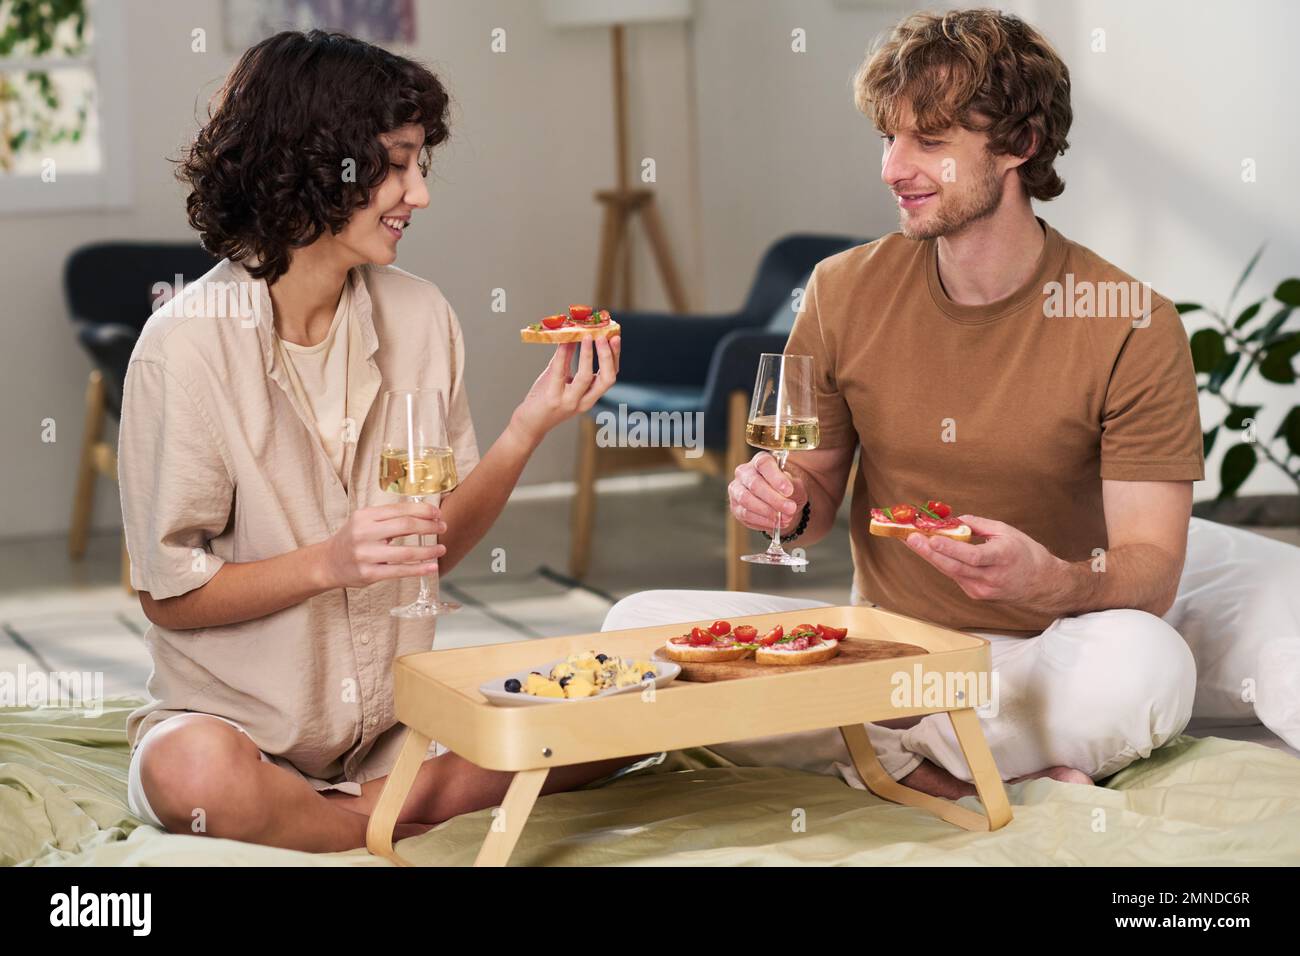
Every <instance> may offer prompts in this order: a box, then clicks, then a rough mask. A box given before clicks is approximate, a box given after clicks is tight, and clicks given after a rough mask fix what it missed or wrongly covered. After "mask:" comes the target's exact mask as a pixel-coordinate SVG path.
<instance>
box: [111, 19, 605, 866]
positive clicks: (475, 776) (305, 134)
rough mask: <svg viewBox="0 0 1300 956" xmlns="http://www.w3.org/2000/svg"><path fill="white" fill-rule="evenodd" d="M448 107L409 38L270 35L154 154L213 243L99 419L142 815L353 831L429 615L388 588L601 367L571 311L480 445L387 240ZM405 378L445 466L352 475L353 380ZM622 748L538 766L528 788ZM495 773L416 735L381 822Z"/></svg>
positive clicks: (434, 318)
mask: <svg viewBox="0 0 1300 956" xmlns="http://www.w3.org/2000/svg"><path fill="white" fill-rule="evenodd" d="M447 112H448V97H447V93H446V91H445V90H444V88H443V86H442V84H441V83H440V82H439V81H438V79H437V78H436V77H435V76H434V75H433V74H432V73H430V72H429V71H428V70H426V69H425V68H424V67H422V66H420V65H419V64H417V63H414V62H412V61H410V60H407V59H404V58H402V57H398V56H395V55H393V54H391V53H388V52H387V51H385V50H382V49H380V48H378V47H375V46H372V45H370V44H367V43H363V42H361V41H359V40H355V39H352V38H350V37H346V36H342V35H339V34H325V33H321V32H319V31H313V32H312V33H310V34H301V33H294V32H287V33H281V34H277V35H276V36H274V37H271V38H269V39H267V40H265V41H264V42H262V43H260V44H258V45H257V46H255V47H253V48H252V49H250V50H249V51H248V52H247V53H245V54H244V56H243V57H242V58H241V59H240V61H239V63H238V64H237V65H236V66H235V68H234V70H233V71H232V72H231V74H230V76H229V77H228V79H227V81H226V84H225V86H224V87H223V89H222V91H221V93H220V94H219V96H218V97H217V99H216V101H215V103H214V108H213V111H212V113H211V115H210V116H209V118H208V120H207V122H206V124H205V125H204V127H203V129H202V130H201V131H200V132H199V134H198V136H197V138H196V140H195V142H194V145H193V147H192V148H191V149H190V150H189V151H188V153H187V155H186V156H185V158H184V160H183V162H182V164H181V167H180V178H181V179H182V181H183V182H185V183H186V184H187V185H188V186H189V188H190V193H189V198H188V203H187V205H188V209H189V217H190V222H191V224H192V225H193V226H194V227H195V228H196V229H197V230H198V231H199V233H200V236H201V237H202V239H203V242H204V244H205V245H206V247H207V248H208V249H210V250H212V251H213V252H216V253H218V254H221V255H224V256H226V257H227V258H226V259H225V260H224V261H223V262H222V263H221V264H220V265H218V266H217V267H216V268H215V269H213V270H212V271H211V272H209V273H208V274H207V275H205V276H204V277H203V278H202V279H200V280H199V281H197V282H194V283H191V284H190V285H188V286H186V287H185V289H184V290H183V291H182V292H180V294H178V295H177V296H176V297H175V298H173V299H172V300H171V301H170V302H168V303H167V304H166V305H165V306H163V307H162V308H161V309H159V310H158V311H157V312H156V313H155V314H154V315H153V316H152V317H151V318H150V319H149V321H148V323H147V324H146V325H145V328H144V331H143V334H142V335H141V338H140V341H139V343H138V344H137V346H136V349H135V352H134V354H133V355H132V358H131V363H130V367H129V370H128V372H127V377H126V389H125V395H124V400H123V406H122V428H121V435H120V442H119V445H120V447H119V472H120V478H121V491H122V512H123V517H124V521H125V526H126V535H127V545H128V548H129V550H130V554H131V580H132V583H133V584H134V586H135V587H136V588H137V589H138V590H139V592H140V603H141V605H142V607H143V608H144V611H145V613H146V614H147V615H148V617H149V620H150V621H151V622H152V623H153V626H152V627H151V628H150V629H149V632H148V633H147V634H146V636H145V640H146V643H147V644H148V646H149V650H150V653H151V654H152V656H153V662H154V670H153V674H152V675H151V676H150V679H149V685H148V689H149V691H150V693H151V694H152V695H153V697H154V698H155V699H154V700H153V701H152V702H150V703H149V704H147V705H146V706H144V707H142V708H141V709H140V710H138V711H136V712H135V713H133V714H132V715H131V718H130V720H129V722H128V728H127V729H128V733H129V736H130V739H131V743H132V758H131V765H130V774H129V798H130V804H131V807H132V809H133V811H134V812H135V813H136V814H137V815H138V816H140V817H142V818H143V819H146V820H148V821H150V822H152V823H154V824H156V825H157V826H160V827H165V828H166V829H168V830H171V831H173V832H179V833H204V834H207V835H211V836H219V837H228V838H231V839H238V840H246V841H250V842H255V843H263V844H269V845H272V846H281V847H289V848H293V849H301V850H314V851H327V850H343V849H349V848H354V847H359V846H364V845H365V831H366V824H367V819H368V815H369V813H370V811H371V809H372V808H373V806H374V804H375V802H376V800H377V797H378V794H379V790H380V789H381V788H382V786H383V783H384V778H385V776H386V775H387V773H388V772H389V770H390V769H391V767H392V765H393V763H394V761H395V760H396V757H397V751H398V748H399V747H400V744H401V738H402V734H403V733H404V729H403V728H402V727H401V726H400V725H397V724H396V722H395V717H394V714H393V683H392V665H393V660H394V659H395V658H396V657H398V656H401V655H403V654H409V653H413V652H416V651H420V650H427V649H428V648H429V646H430V644H431V643H432V640H433V623H432V622H430V621H411V622H399V620H398V619H397V618H394V617H391V616H390V615H389V613H388V612H389V609H390V608H393V607H396V606H398V605H400V604H406V603H408V602H409V601H410V600H411V598H412V596H413V591H414V587H415V581H414V579H415V578H416V577H418V576H420V575H422V574H430V573H433V572H436V571H438V570H441V572H442V573H443V574H445V573H447V572H448V571H449V570H450V569H451V568H452V567H454V566H455V565H456V564H457V562H459V561H460V560H461V559H462V558H464V556H465V555H466V554H467V553H468V552H469V550H470V549H471V548H473V546H474V545H475V543H476V542H478V541H479V540H480V539H481V538H482V536H483V534H484V533H485V532H486V531H487V529H488V528H489V527H491V525H492V523H493V522H494V521H495V520H496V518H497V516H498V515H499V514H500V513H501V509H502V507H503V506H504V505H505V502H506V499H507V497H508V496H509V494H510V490H511V489H512V488H513V487H514V485H515V483H516V482H517V481H518V479H519V475H520V472H521V471H522V470H523V467H524V465H525V463H526V462H527V460H528V458H529V456H530V455H531V454H532V452H533V450H534V449H535V448H536V447H537V445H538V443H539V442H541V440H542V439H543V438H544V437H545V435H546V434H547V432H549V431H550V430H551V429H552V428H554V427H555V426H556V425H558V424H560V423H561V422H563V421H565V420H566V419H568V418H571V417H573V416H574V415H576V414H578V413H580V412H582V411H585V410H586V409H589V408H590V407H591V406H592V405H593V404H594V403H595V401H596V399H597V398H599V397H600V395H602V394H603V393H604V392H605V390H606V389H608V388H609V386H610V385H611V384H613V381H614V376H615V374H616V371H617V364H618V353H619V348H620V343H619V340H618V338H617V337H615V338H614V339H612V340H611V341H609V342H606V340H604V339H600V340H597V341H596V344H595V352H596V353H597V354H598V355H599V358H600V370H599V373H596V371H595V370H594V368H593V365H592V354H593V346H592V342H591V340H590V338H589V337H587V338H585V339H584V341H583V342H582V344H581V347H580V349H579V348H578V347H577V346H573V345H562V346H559V347H558V348H557V350H556V352H555V354H554V356H553V357H552V360H551V363H550V365H549V366H548V367H547V369H545V370H544V371H543V372H542V374H541V375H540V376H539V377H538V378H537V380H536V382H534V383H533V385H532V387H531V389H529V391H528V394H527V395H526V396H524V398H523V401H522V402H521V403H520V405H519V407H518V408H517V409H516V410H515V412H514V414H513V415H512V416H511V419H510V423H509V426H508V427H507V428H506V430H505V432H504V433H503V434H502V435H501V437H500V438H499V439H498V440H497V441H496V442H495V443H494V444H493V445H492V447H491V448H490V449H489V450H488V451H487V453H486V454H484V455H483V456H482V460H480V458H479V452H478V445H477V441H476V438H475V434H474V426H473V424H472V422H471V420H470V415H469V403H468V399H467V397H466V382H465V377H466V375H465V350H464V342H463V338H462V335H461V329H460V324H459V322H458V320H457V318H456V315H455V313H454V312H453V311H452V309H451V306H450V305H449V304H448V302H447V300H446V299H445V298H444V297H443V295H442V293H441V292H440V291H439V289H438V288H437V286H435V285H433V284H432V283H430V282H427V281H425V280H423V279H420V278H417V277H416V276H413V275H411V274H410V273H407V272H403V271H402V270H400V269H397V268H394V267H393V266H392V265H391V263H392V262H393V261H394V260H395V259H396V257H397V246H398V243H399V241H400V239H401V237H402V235H403V234H404V232H403V231H404V230H405V229H406V228H407V227H408V226H412V225H417V224H418V223H419V210H422V209H424V208H425V207H427V206H428V204H429V192H428V190H427V189H426V187H425V183H424V177H425V175H427V172H428V168H427V163H428V159H429V154H430V152H431V150H432V149H433V147H435V146H437V145H438V144H440V143H441V142H443V140H445V139H446V137H447V135H448V130H447V125H446V118H447ZM434 225H435V228H436V223H435V224H434ZM575 351H578V352H580V354H579V359H578V370H577V372H576V374H574V375H573V376H572V377H570V376H569V375H568V372H569V366H570V360H571V359H572V357H573V354H574V352H575ZM414 388H436V389H439V390H440V391H442V393H443V394H444V395H445V396H446V397H447V414H448V427H447V431H448V434H449V436H450V442H451V445H452V448H453V452H454V454H455V459H456V470H457V472H458V473H459V475H460V477H461V484H460V485H459V487H457V488H456V489H455V491H453V492H450V493H448V494H446V495H444V496H442V497H441V499H440V501H439V504H438V505H437V506H435V505H433V504H428V503H425V504H413V503H394V502H393V496H391V495H389V494H387V493H385V492H384V491H382V490H381V489H380V487H379V480H378V479H379V471H378V468H379V454H380V450H381V442H382V436H381V435H380V429H381V423H380V417H381V414H382V402H381V401H380V398H379V396H380V393H381V391H382V390H383V389H414ZM416 534H425V535H430V536H435V537H436V542H430V543H429V544H427V545H425V546H418V545H417V544H416V540H417V539H415V538H413V537H412V536H413V535H416ZM628 762H629V761H607V762H604V763H601V764H586V765H579V766H574V767H565V768H561V769H560V770H559V771H558V772H557V773H553V774H551V778H549V779H548V787H547V790H561V789H568V788H571V787H574V786H577V785H579V784H582V783H585V782H588V781H590V780H593V779H595V778H597V777H600V776H604V775H606V774H608V773H610V772H612V771H613V770H615V769H617V767H618V766H619V765H620V764H623V763H628ZM510 777H511V775H510V774H505V773H497V772H493V771H487V770H482V769H480V768H478V767H476V766H474V765H472V764H470V763H468V762H467V761H465V760H463V759H462V758H460V757H458V756H457V755H455V754H453V753H449V752H445V748H443V747H440V746H439V745H437V744H434V745H433V746H431V747H430V752H429V759H427V760H426V762H425V763H424V765H423V766H422V767H421V769H420V772H419V775H418V777H417V779H416V783H415V787H414V789H413V790H412V793H411V796H410V797H409V798H408V801H407V804H406V807H405V809H404V811H403V813H402V815H401V817H400V820H399V826H398V829H397V833H398V836H399V837H403V836H409V835H411V834H413V833H416V832H420V831H422V830H424V829H427V828H428V827H429V826H430V825H433V824H436V823H438V822H440V821H441V820H445V819H447V818H448V817H451V816H454V815H456V814H458V813H463V812H465V811H468V810H474V809H479V808H482V807H486V806H493V805H495V804H497V803H499V802H500V801H501V798H502V796H503V794H504V792H505V789H506V786H507V785H508V783H509V780H510Z"/></svg>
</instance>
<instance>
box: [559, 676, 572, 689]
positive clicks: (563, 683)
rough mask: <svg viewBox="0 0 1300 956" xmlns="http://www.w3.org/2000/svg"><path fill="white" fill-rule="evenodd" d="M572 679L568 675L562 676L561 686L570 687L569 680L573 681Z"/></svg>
mask: <svg viewBox="0 0 1300 956" xmlns="http://www.w3.org/2000/svg"><path fill="white" fill-rule="evenodd" d="M571 680H573V678H572V677H567V676H566V677H561V678H560V686H561V687H568V686H569V681H571Z"/></svg>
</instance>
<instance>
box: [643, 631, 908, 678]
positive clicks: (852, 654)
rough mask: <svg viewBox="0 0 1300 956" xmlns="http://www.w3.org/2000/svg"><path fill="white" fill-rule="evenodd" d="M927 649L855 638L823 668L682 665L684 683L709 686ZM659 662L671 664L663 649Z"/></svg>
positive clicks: (746, 662)
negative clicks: (690, 682) (708, 684)
mask: <svg viewBox="0 0 1300 956" xmlns="http://www.w3.org/2000/svg"><path fill="white" fill-rule="evenodd" d="M928 653H929V651H927V650H926V649H925V648H924V647H917V646H916V645H915V644H900V643H898V642H897V641H875V640H871V639H869V638H861V637H851V638H848V639H847V640H845V641H844V642H843V643H842V644H840V652H839V653H838V654H836V655H835V656H834V657H832V658H831V659H830V660H828V661H823V662H822V663H820V664H799V665H797V666H784V667H783V666H779V665H774V664H760V663H758V662H757V661H755V660H754V656H753V655H752V654H751V655H750V656H749V657H745V658H741V659H740V660H738V661H719V662H716V663H709V664H682V665H681V668H682V673H681V676H680V678H679V679H680V680H689V681H698V682H700V683H708V682H709V681H718V680H736V679H737V678H740V677H760V676H767V675H769V674H792V673H794V672H795V671H807V670H814V669H820V668H823V667H835V666H836V665H837V664H860V663H862V662H863V661H883V660H888V659H889V658H891V657H915V656H917V655H920V654H928ZM650 656H651V657H653V658H654V659H655V660H657V661H667V660H670V658H669V657H668V655H667V654H665V653H664V650H663V648H662V647H659V648H656V649H655V651H654V653H653V654H651V655H650Z"/></svg>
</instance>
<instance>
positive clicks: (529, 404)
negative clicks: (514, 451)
mask: <svg viewBox="0 0 1300 956" xmlns="http://www.w3.org/2000/svg"><path fill="white" fill-rule="evenodd" d="M622 347H623V338H622V336H619V335H615V336H611V337H608V338H607V337H605V336H601V337H600V338H598V339H596V340H595V346H594V350H595V354H596V355H598V356H600V372H599V374H597V373H596V372H595V371H594V370H593V366H592V351H593V345H592V337H591V335H590V334H585V335H583V337H582V343H581V345H580V346H579V345H576V344H574V343H572V342H565V343H563V344H561V345H557V346H556V347H555V354H554V355H552V356H551V361H550V363H549V364H548V365H547V366H546V368H545V369H543V370H542V374H541V375H539V376H537V381H535V382H533V385H532V388H530V389H529V390H528V394H527V395H525V396H524V400H523V403H522V404H520V405H519V407H518V408H516V409H515V411H514V414H513V415H511V416H510V425H511V427H513V428H515V429H516V430H517V431H518V433H519V435H520V436H521V437H522V438H523V439H524V441H525V443H526V444H528V445H529V446H530V447H536V446H537V445H538V444H539V443H540V442H541V440H542V439H543V438H544V437H546V433H547V432H549V431H550V430H551V429H552V428H554V427H555V426H556V425H558V424H560V423H561V422H565V421H568V420H569V419H570V418H572V417H573V416H574V415H577V414H579V413H581V412H585V411H587V410H588V409H590V408H591V406H593V405H595V404H596V400H597V399H598V398H600V396H602V395H604V394H605V392H606V391H608V389H609V387H610V386H611V385H613V384H614V380H615V378H616V377H617V376H618V356H619V352H620V351H621V349H622ZM574 349H578V350H579V351H578V371H577V373H576V374H575V375H570V374H569V364H570V360H571V359H572V356H573V351H574Z"/></svg>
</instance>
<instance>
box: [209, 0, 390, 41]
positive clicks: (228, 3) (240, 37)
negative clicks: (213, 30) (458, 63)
mask: <svg viewBox="0 0 1300 956" xmlns="http://www.w3.org/2000/svg"><path fill="white" fill-rule="evenodd" d="M222 7H223V15H224V26H225V31H224V32H225V36H226V41H225V42H226V50H227V51H229V52H231V53H239V52H242V51H243V50H246V49H248V47H250V46H252V45H253V44H255V43H257V42H258V41H260V40H264V39H266V38H267V37H269V36H271V35H272V34H274V33H278V32H279V31H281V30H311V29H313V28H316V29H321V30H342V31H343V32H344V33H349V34H351V35H352V36H354V37H357V38H358V39H361V40H369V41H370V42H372V43H396V44H410V43H414V42H415V0H347V2H344V0H224V2H223V4H222Z"/></svg>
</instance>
